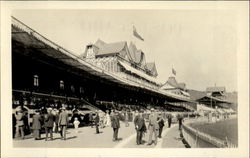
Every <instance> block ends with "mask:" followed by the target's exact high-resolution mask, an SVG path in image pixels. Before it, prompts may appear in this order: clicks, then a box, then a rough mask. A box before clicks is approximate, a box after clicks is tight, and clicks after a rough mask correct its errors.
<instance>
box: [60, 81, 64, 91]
mask: <svg viewBox="0 0 250 158" xmlns="http://www.w3.org/2000/svg"><path fill="white" fill-rule="evenodd" d="M60 89H64V82H63V80H61V81H60Z"/></svg>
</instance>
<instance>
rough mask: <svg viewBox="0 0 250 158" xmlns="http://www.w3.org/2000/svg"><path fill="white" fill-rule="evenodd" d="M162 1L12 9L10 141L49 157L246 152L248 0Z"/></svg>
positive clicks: (10, 11) (10, 33) (20, 147)
mask: <svg viewBox="0 0 250 158" xmlns="http://www.w3.org/2000/svg"><path fill="white" fill-rule="evenodd" d="M225 3H226V2H225ZM156 4H157V6H158V7H155V8H154V7H152V8H147V7H143V6H142V7H141V8H137V7H138V5H136V7H131V8H126V9H124V8H119V7H117V8H116V7H114V8H113V7H112V8H110V9H107V8H108V7H105V6H104V8H101V7H97V8H92V7H90V8H88V7H87V6H88V5H86V6H84V7H83V8H81V9H79V8H78V7H75V8H72V7H69V8H66V9H65V8H53V7H47V8H42V7H37V5H36V4H34V6H35V8H36V7H37V8H36V9H34V8H32V7H31V6H32V5H30V6H29V7H27V8H12V9H9V14H8V16H6V17H7V19H8V21H9V22H8V25H7V26H8V27H9V32H8V35H9V37H8V40H9V52H7V51H5V52H2V50H1V56H2V55H3V54H8V55H7V57H9V59H8V61H9V63H8V64H9V74H8V75H7V76H8V77H9V79H10V80H9V81H8V82H9V83H8V85H9V86H8V87H9V90H8V91H6V92H9V93H8V94H5V95H8V97H6V98H9V100H8V101H7V103H8V105H5V106H6V107H5V108H7V112H6V113H4V117H3V115H2V114H1V120H2V121H3V118H7V117H8V123H7V124H8V130H7V131H8V134H9V136H10V139H8V140H10V142H8V143H10V148H12V149H13V150H18V151H20V150H25V149H27V150H34V151H35V150H40V149H43V153H44V155H43V156H44V157H47V156H48V155H47V156H46V154H45V152H46V151H47V150H54V149H57V150H60V151H63V150H64V149H65V151H66V150H68V151H69V152H73V151H74V150H75V149H76V150H78V149H82V151H83V152H84V150H86V151H87V150H88V149H93V148H94V149H96V150H102V149H104V150H106V149H107V150H110V151H111V152H112V151H117V152H118V151H119V149H126V150H128V151H129V150H132V151H136V150H138V149H140V150H142V151H141V153H140V155H141V156H142V155H143V151H144V150H145V151H147V152H149V151H152V150H157V149H158V150H159V149H160V150H161V153H162V155H164V151H166V153H167V152H169V151H168V150H169V149H174V150H175V152H173V153H172V154H171V156H178V155H180V154H175V153H178V150H180V151H184V152H185V151H186V150H190V151H192V150H191V149H192V148H195V149H207V150H213V151H215V153H216V150H218V152H219V151H221V150H220V149H219V148H223V149H224V150H225V151H227V150H228V151H230V150H240V149H239V147H240V146H241V143H245V142H246V139H249V138H247V137H245V136H246V132H247V131H245V132H242V134H241V130H242V128H247V130H248V128H249V127H246V126H245V125H246V123H247V122H248V121H249V118H248V117H249V116H248V115H246V113H247V112H248V111H249V104H248V102H245V100H246V99H245V98H243V99H242V100H240V99H239V98H240V96H239V95H240V94H241V95H242V93H244V94H243V96H245V95H247V93H245V92H246V91H245V89H244V88H243V89H242V88H241V87H242V85H241V84H243V87H244V86H245V87H246V86H247V87H248V86H249V81H246V80H245V78H244V77H242V78H244V80H242V78H241V77H239V74H242V71H243V73H244V74H248V71H247V70H248V67H247V68H246V67H245V69H242V67H244V66H246V65H243V64H246V62H245V61H244V62H242V63H243V64H242V63H240V62H239V59H242V57H243V56H247V57H248V53H245V52H248V51H249V50H244V51H242V49H240V48H241V45H240V44H239V43H241V42H240V39H242V36H241V35H242V32H241V31H242V29H241V28H245V27H242V26H241V24H242V21H243V20H242V19H241V18H243V17H242V16H241V15H242V14H244V13H246V11H245V8H244V7H242V6H246V5H240V6H241V7H242V8H244V11H242V13H241V12H240V11H239V9H238V8H236V9H232V8H230V7H231V6H230V5H229V6H230V7H229V8H228V9H227V8H220V7H218V6H217V5H216V4H215V5H211V6H212V7H211V6H210V7H209V8H208V9H202V8H201V9H197V8H195V9H192V8H187V9H185V8H177V9H171V8H161V7H159V5H161V4H160V3H156ZM213 4H214V3H213ZM244 4H247V3H244ZM51 6H53V4H52V5H51ZM64 6H65V5H64ZM89 6H91V5H89ZM96 6H99V5H97V4H96ZM128 6H130V5H128ZM131 6H132V5H131ZM193 6H195V5H193ZM10 8H11V7H10ZM239 8H240V7H239ZM244 15H245V14H244ZM245 16H246V17H247V16H248V15H245ZM1 20H3V18H1ZM246 23H247V24H248V22H246ZM1 27H2V26H1ZM245 30H247V29H245ZM1 31H2V28H1ZM244 33H245V34H247V36H246V37H248V35H249V34H248V32H244ZM244 33H243V34H244ZM1 37H2V35H1ZM243 39H246V38H245V37H244V38H243ZM1 43H2V42H1ZM248 48H249V47H248ZM1 58H2V57H1ZM247 60H248V59H247ZM241 64H242V65H241ZM4 66H6V65H4V64H3V63H2V62H1V72H3V71H2V69H4ZM1 80H2V77H1ZM241 80H242V82H240V81H241ZM1 84H3V83H1ZM1 87H2V86H1ZM3 90H4V89H3V88H2V89H1V93H3ZM247 92H248V91H247ZM247 97H248V95H247ZM1 98H2V99H1V101H2V100H3V99H6V98H3V96H1ZM241 98H242V97H241ZM6 100H7V99H6ZM242 103H243V104H242ZM244 109H245V110H247V111H245V113H244ZM242 110H243V114H241V113H242V112H241V111H242ZM1 111H2V113H3V110H2V109H1ZM239 119H241V120H240V121H239ZM242 120H245V122H244V124H242V123H241V121H242ZM241 124H242V126H241ZM243 125H244V126H243ZM1 128H2V129H3V126H2V124H1ZM4 128H5V127H4ZM6 129H7V128H6ZM1 131H2V130H1ZM1 133H2V132H1ZM2 136H3V134H2ZM247 136H248V135H247ZM239 137H241V138H243V137H244V138H243V139H244V141H241V142H240V139H239ZM2 145H3V144H2ZM248 145H249V144H243V146H244V149H245V147H247V146H248ZM241 147H242V146H241ZM187 148H191V149H187ZM243 151H244V153H243V152H242V155H244V156H246V155H245V150H243ZM41 152H42V151H41ZM215 153H214V154H212V153H211V154H210V155H205V156H208V157H210V156H212V157H217V156H216V154H215ZM33 154H34V153H33ZM71 154H72V155H73V156H74V154H73V153H71ZM92 154H94V153H92ZM60 155H61V156H65V155H64V154H63V152H61V154H60ZM191 155H192V154H189V155H187V156H191ZM229 155H230V154H229ZM242 155H238V157H244V156H242ZM33 156H35V155H33ZM54 156H59V155H56V154H55V155H54ZM82 156H84V155H82ZM98 156H99V157H100V156H101V154H99V155H98ZM123 156H125V157H126V156H128V155H126V154H125V155H123ZM133 156H135V155H133ZM147 156H148V155H146V154H145V157H147ZM155 156H156V155H155ZM166 156H167V155H166ZM180 156H182V157H185V155H180ZM231 156H232V155H231ZM235 157H237V156H235Z"/></svg>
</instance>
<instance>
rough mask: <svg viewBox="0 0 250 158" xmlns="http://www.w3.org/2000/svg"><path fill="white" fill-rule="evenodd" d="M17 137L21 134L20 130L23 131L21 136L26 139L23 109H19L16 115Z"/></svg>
mask: <svg viewBox="0 0 250 158" xmlns="http://www.w3.org/2000/svg"><path fill="white" fill-rule="evenodd" d="M16 123H17V125H16V137H18V136H19V132H20V133H21V138H22V139H24V122H23V111H22V110H19V111H17V115H16Z"/></svg>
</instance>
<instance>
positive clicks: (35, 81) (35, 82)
mask: <svg viewBox="0 0 250 158" xmlns="http://www.w3.org/2000/svg"><path fill="white" fill-rule="evenodd" d="M34 86H35V87H38V86H39V77H38V75H34Z"/></svg>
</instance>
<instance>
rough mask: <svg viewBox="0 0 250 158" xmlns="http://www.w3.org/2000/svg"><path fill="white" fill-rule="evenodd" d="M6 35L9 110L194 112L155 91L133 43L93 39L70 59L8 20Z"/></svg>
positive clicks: (149, 67)
mask: <svg viewBox="0 0 250 158" xmlns="http://www.w3.org/2000/svg"><path fill="white" fill-rule="evenodd" d="M11 31H12V36H11V40H12V92H13V95H12V96H13V97H12V99H13V108H16V107H18V106H22V107H27V108H28V109H37V108H41V107H48V106H49V107H56V108H59V107H61V106H65V107H66V108H68V109H73V108H87V109H90V110H95V109H101V110H106V109H111V108H116V109H119V110H122V109H123V108H129V109H131V108H132V109H140V108H145V109H146V108H148V107H155V108H159V109H165V110H166V109H167V110H168V111H190V110H195V108H194V107H195V106H193V105H194V104H195V102H193V101H191V100H190V98H189V97H187V96H183V95H179V94H174V93H172V92H169V91H166V90H164V89H162V88H161V86H162V85H161V83H160V82H158V81H157V78H156V77H157V75H158V73H157V70H156V66H155V64H154V63H147V62H146V58H145V54H144V52H143V51H142V50H138V49H137V48H136V46H135V45H134V44H133V43H130V45H129V46H128V45H127V42H117V43H105V42H103V41H101V40H97V42H96V43H95V44H89V45H87V46H86V50H85V52H84V53H83V54H82V55H80V56H76V55H75V54H74V53H72V52H70V51H68V50H66V49H64V48H63V47H61V46H59V45H57V44H56V43H54V42H52V41H50V40H48V39H47V38H46V37H44V36H42V35H41V34H39V33H38V32H36V31H35V30H33V29H31V28H30V27H28V26H27V25H25V24H24V23H22V22H21V21H19V20H17V19H16V18H14V17H12V30H11ZM182 103H185V106H184V104H182ZM189 103H190V105H192V106H189Z"/></svg>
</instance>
